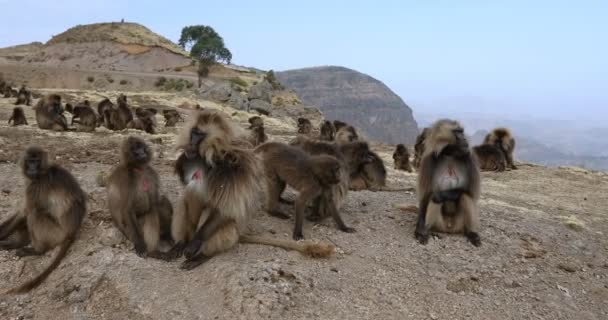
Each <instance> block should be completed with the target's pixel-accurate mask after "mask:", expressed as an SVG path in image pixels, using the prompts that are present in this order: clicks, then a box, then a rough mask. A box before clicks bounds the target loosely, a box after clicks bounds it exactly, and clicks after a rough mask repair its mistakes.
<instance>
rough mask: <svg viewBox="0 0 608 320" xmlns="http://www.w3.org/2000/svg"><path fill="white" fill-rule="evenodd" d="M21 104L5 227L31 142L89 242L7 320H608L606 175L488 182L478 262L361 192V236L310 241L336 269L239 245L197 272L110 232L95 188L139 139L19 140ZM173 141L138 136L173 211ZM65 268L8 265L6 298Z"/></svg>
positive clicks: (355, 219)
mask: <svg viewBox="0 0 608 320" xmlns="http://www.w3.org/2000/svg"><path fill="white" fill-rule="evenodd" d="M12 101H13V99H10V100H9V99H1V98H0V191H1V192H0V220H4V219H5V218H6V217H7V216H8V215H10V214H12V212H14V210H15V207H16V205H17V202H18V200H19V198H20V196H21V192H22V189H23V179H22V178H21V176H20V173H19V170H18V168H17V165H16V164H15V161H16V160H17V159H18V156H19V154H20V152H22V150H23V149H24V148H25V146H26V145H28V144H32V143H36V144H39V145H42V146H44V147H46V148H49V149H53V151H54V152H53V153H54V155H55V156H56V158H55V160H56V161H57V162H59V163H61V164H62V165H64V166H65V167H67V168H68V169H70V170H71V171H72V172H73V173H74V175H75V176H76V178H77V179H78V180H79V181H80V183H81V184H82V186H83V188H84V190H85V191H86V192H87V193H88V194H89V196H90V201H89V214H88V216H87V218H86V219H85V221H84V225H83V230H82V232H81V235H80V239H79V240H78V241H77V242H76V244H75V246H74V247H73V249H72V250H71V252H70V254H69V255H68V256H67V258H66V259H65V260H64V262H63V263H62V265H61V266H60V267H59V268H57V270H55V272H54V273H53V274H51V276H50V277H49V278H48V279H47V280H46V282H45V283H43V284H42V285H41V286H40V287H39V288H38V289H36V290H34V291H33V292H32V293H30V294H27V295H23V296H17V297H7V296H2V297H0V318H1V319H480V320H481V319H598V320H599V319H607V318H608V259H607V257H608V241H607V240H608V237H607V233H608V221H607V220H608V219H607V212H606V207H607V206H608V192H607V191H608V175H607V174H606V173H598V172H589V171H585V170H580V169H575V168H561V169H548V168H544V167H537V166H528V165H521V166H520V168H521V169H520V170H517V171H509V172H505V173H501V174H498V173H484V174H483V194H482V197H481V201H480V205H481V212H482V227H483V229H482V232H481V237H482V241H483V245H482V246H481V247H480V248H476V247H473V246H472V245H470V244H469V243H468V242H467V241H466V239H465V238H464V237H461V236H448V235H443V236H441V237H440V238H434V239H431V241H430V242H429V244H428V245H426V246H421V245H419V244H418V243H417V242H416V241H415V239H414V237H413V232H414V225H415V218H416V217H415V214H412V213H408V212H403V211H401V210H399V209H396V205H399V204H405V205H415V204H416V200H415V197H416V196H415V194H413V193H407V192H370V191H361V192H351V193H349V195H348V198H347V201H346V204H345V206H344V208H343V212H344V213H343V217H344V218H345V220H346V221H347V222H348V223H349V224H350V225H352V226H353V227H354V228H356V229H357V233H354V234H346V233H342V232H339V231H337V230H336V228H335V227H334V225H333V222H332V221H331V220H327V221H325V222H323V223H321V224H318V225H313V224H312V223H308V222H307V223H306V224H305V229H304V232H305V235H306V236H307V238H309V239H316V240H324V241H330V242H332V243H334V244H335V245H336V246H337V247H338V250H337V253H336V255H335V256H334V257H332V258H329V259H322V260H314V259H309V258H306V257H304V256H301V255H300V254H298V253H293V252H287V251H284V250H281V249H277V248H269V247H263V246H257V245H239V246H238V247H236V248H234V249H233V250H230V251H229V252H227V253H225V254H221V255H219V256H217V257H214V258H213V259H212V260H210V261H209V262H208V263H206V264H204V265H203V266H201V267H199V268H197V269H195V270H192V271H189V272H184V271H182V270H180V269H179V268H178V266H179V263H180V262H174V263H165V262H161V261H156V260H152V259H141V258H139V257H137V256H136V255H135V254H134V253H133V251H132V247H131V245H130V244H127V243H126V242H125V241H124V240H123V239H122V237H121V236H120V235H119V234H118V232H117V231H116V230H115V228H114V227H113V226H112V224H111V219H110V216H109V213H108V212H107V210H106V207H105V190H104V188H102V187H99V186H98V185H97V183H96V178H97V175H98V173H99V172H107V171H108V170H110V168H111V166H112V165H114V164H115V163H116V162H117V160H118V159H116V150H117V146H118V145H119V144H120V142H121V141H122V139H124V138H125V137H126V136H127V135H128V134H134V133H135V132H133V131H131V132H123V133H112V132H108V131H98V132H96V133H93V134H88V133H54V132H49V131H41V130H39V129H37V128H34V126H33V124H35V121H34V119H33V113H32V112H31V109H29V107H25V108H26V111H27V114H28V120H29V121H30V126H27V127H19V128H9V127H7V124H6V120H7V119H8V116H9V114H10V110H12V108H13V105H12V104H10V103H11V102H12ZM245 119H246V118H245ZM240 121H242V119H240ZM268 126H269V131H270V132H285V127H277V126H275V124H273V122H269V124H268ZM161 127H162V125H161ZM163 132H164V133H163V134H162V135H158V136H150V135H147V134H140V135H141V136H143V137H144V138H146V139H148V140H149V141H152V139H153V138H160V139H155V140H154V141H153V142H151V144H152V146H153V148H154V150H155V153H156V154H157V155H158V156H159V157H158V158H157V159H155V160H154V162H153V165H154V167H155V168H156V169H157V170H158V171H159V174H160V176H161V178H162V183H163V188H164V190H165V191H166V192H167V193H168V196H169V198H170V199H171V200H172V201H175V200H176V199H177V197H178V194H179V191H180V189H181V186H180V185H179V183H178V181H177V178H176V177H175V175H174V174H173V172H172V161H173V160H174V159H175V153H174V151H173V146H174V138H175V130H174V129H170V130H165V131H163ZM292 132H293V131H292ZM272 138H273V139H276V140H283V141H285V140H288V139H289V138H290V137H289V136H273V137H272ZM379 151H380V155H381V156H382V157H383V158H384V160H385V161H386V164H387V167H388V168H389V169H388V171H389V184H390V185H391V186H400V187H413V186H414V185H415V180H416V176H415V174H408V173H404V172H397V171H395V170H393V169H392V166H391V165H390V162H389V160H390V159H391V154H390V150H388V149H386V148H382V149H381V150H379ZM286 211H287V212H293V210H292V209H290V208H286ZM292 227H293V221H282V220H278V219H275V218H272V217H269V216H267V215H265V214H263V213H262V212H258V213H256V215H255V218H254V219H253V221H252V222H251V227H250V229H251V231H252V232H256V233H261V234H264V235H268V236H274V237H280V238H284V239H289V238H290V233H291V229H292ZM52 255H54V252H53V254H47V255H46V257H42V258H41V257H30V258H23V259H19V258H16V257H15V256H14V254H13V253H12V252H0V283H1V285H0V287H1V289H6V288H8V287H11V286H13V285H15V284H17V283H21V282H23V281H24V280H26V279H28V278H30V277H31V276H32V275H34V274H35V273H37V272H39V271H40V270H42V268H43V267H44V266H46V265H47V263H48V262H49V258H50V257H51V256H52Z"/></svg>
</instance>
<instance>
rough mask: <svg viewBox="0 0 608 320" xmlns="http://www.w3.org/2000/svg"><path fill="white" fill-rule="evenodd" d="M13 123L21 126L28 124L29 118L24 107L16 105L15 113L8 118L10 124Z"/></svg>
mask: <svg viewBox="0 0 608 320" xmlns="http://www.w3.org/2000/svg"><path fill="white" fill-rule="evenodd" d="M11 122H12V123H13V126H21V125H27V119H26V118H25V113H24V112H23V108H21V107H15V108H13V114H12V115H11V117H10V118H9V119H8V124H11Z"/></svg>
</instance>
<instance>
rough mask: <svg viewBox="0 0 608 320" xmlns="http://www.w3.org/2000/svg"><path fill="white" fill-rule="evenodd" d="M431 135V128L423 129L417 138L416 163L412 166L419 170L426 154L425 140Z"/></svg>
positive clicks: (415, 146)
mask: <svg viewBox="0 0 608 320" xmlns="http://www.w3.org/2000/svg"><path fill="white" fill-rule="evenodd" d="M428 133H429V128H424V129H422V132H421V133H420V134H419V135H418V136H417V137H416V144H415V145H414V161H413V162H412V164H413V165H414V167H415V168H416V169H417V168H419V167H420V160H422V155H423V154H424V140H425V139H426V136H427V135H428Z"/></svg>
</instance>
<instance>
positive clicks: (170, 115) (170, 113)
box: [163, 110, 183, 127]
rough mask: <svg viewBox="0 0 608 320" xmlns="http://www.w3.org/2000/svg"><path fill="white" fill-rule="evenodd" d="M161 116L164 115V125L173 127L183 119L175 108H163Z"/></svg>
mask: <svg viewBox="0 0 608 320" xmlns="http://www.w3.org/2000/svg"><path fill="white" fill-rule="evenodd" d="M163 117H165V127H175V125H176V124H177V123H178V122H180V121H183V118H182V116H181V114H180V113H179V112H177V111H176V110H163Z"/></svg>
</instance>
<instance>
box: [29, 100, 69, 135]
mask: <svg viewBox="0 0 608 320" xmlns="http://www.w3.org/2000/svg"><path fill="white" fill-rule="evenodd" d="M34 111H35V112H36V122H37V123H38V127H39V128H40V129H46V130H55V131H63V130H67V129H68V121H67V120H66V119H65V116H64V115H63V113H62V112H63V108H62V107H61V97H60V96H59V95H57V94H49V95H46V96H44V97H43V98H42V99H40V100H39V101H38V103H37V104H36V106H35V107H34Z"/></svg>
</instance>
